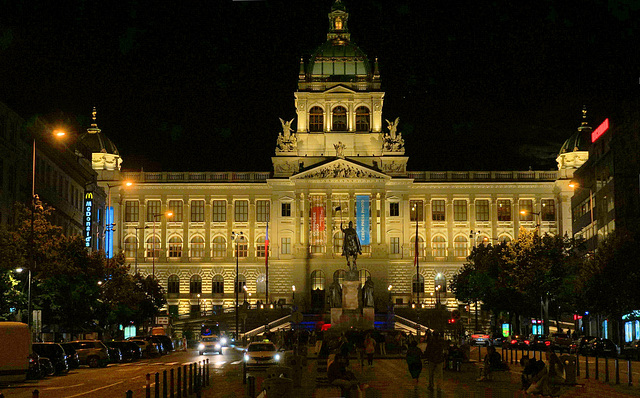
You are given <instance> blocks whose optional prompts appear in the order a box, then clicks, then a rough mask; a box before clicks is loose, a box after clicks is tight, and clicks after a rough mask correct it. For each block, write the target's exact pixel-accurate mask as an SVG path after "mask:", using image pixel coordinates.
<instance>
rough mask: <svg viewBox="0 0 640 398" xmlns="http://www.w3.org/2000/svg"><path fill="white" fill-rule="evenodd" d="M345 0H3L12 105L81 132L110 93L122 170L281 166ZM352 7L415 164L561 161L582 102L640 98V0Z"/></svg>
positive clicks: (2, 51)
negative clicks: (278, 157)
mask: <svg viewBox="0 0 640 398" xmlns="http://www.w3.org/2000/svg"><path fill="white" fill-rule="evenodd" d="M48 3H51V4H48ZM332 3H333V0H322V1H318V0H314V1H310V0H309V1H307V0H304V1H303V0H297V1H293V0H292V1H286V2H285V1H270V0H267V1H235V2H232V1H229V0H218V1H202V2H175V1H172V2H163V1H154V2H151V1H144V0H125V1H121V2H98V1H86V0H85V1H83V0H75V1H61V2H40V1H18V2H15V1H9V0H3V1H0V5H1V8H0V101H2V102H5V103H6V104H7V105H8V106H9V107H10V108H12V109H14V110H15V111H17V112H18V113H19V114H20V115H21V116H22V117H23V118H25V119H29V118H30V117H32V116H34V115H42V116H44V117H46V118H48V119H50V120H53V121H56V120H61V121H64V122H66V123H68V124H69V125H70V126H73V129H75V131H76V132H78V133H81V132H83V131H84V130H85V129H86V127H88V123H89V116H90V113H91V109H92V107H93V106H96V107H97V108H98V126H99V127H100V128H101V129H102V132H103V133H104V134H106V135H107V136H108V137H109V138H111V139H112V140H113V141H114V142H115V144H116V145H117V146H118V148H119V150H120V152H121V155H122V156H123V159H124V161H125V163H124V165H123V167H124V168H132V169H138V168H139V167H140V166H141V165H144V168H145V170H151V169H153V168H154V167H160V166H159V165H161V168H162V169H163V170H166V171H205V170H206V171H227V170H258V171H267V170H270V168H271V160H270V158H271V156H272V155H273V153H274V152H273V151H274V148H275V140H276V136H277V132H278V131H279V129H280V123H279V121H278V117H282V118H286V119H290V118H293V117H294V116H295V109H294V102H293V101H294V98H293V92H294V91H295V90H296V82H297V73H298V67H299V59H300V57H301V56H303V57H304V58H305V59H308V58H309V56H310V55H311V54H312V53H313V51H314V49H315V48H316V47H317V46H319V45H320V44H322V43H323V42H324V41H325V40H326V32H327V28H328V19H327V14H328V12H329V11H330V7H331V4H332ZM344 3H345V4H346V6H347V8H348V11H349V12H350V18H349V30H350V32H351V38H352V40H353V41H354V42H355V43H356V44H357V45H358V46H359V47H360V48H361V49H362V50H363V51H364V52H365V53H366V54H367V55H368V56H369V58H370V60H373V59H374V58H375V57H378V59H379V63H380V69H381V75H382V83H383V90H384V91H385V92H386V95H385V103H384V109H383V117H384V118H387V119H392V118H395V117H398V116H399V117H400V130H401V131H402V133H403V137H404V138H405V143H406V147H407V155H408V156H409V157H410V160H409V169H410V170H470V169H494V170H500V169H526V168H528V167H529V166H532V167H533V168H535V169H550V168H554V167H555V161H554V158H555V154H556V153H557V151H558V150H559V148H560V146H561V144H562V142H563V141H564V140H565V139H566V138H568V136H570V135H571V134H572V133H573V131H575V129H576V127H577V126H578V125H579V118H580V110H581V109H582V105H587V107H588V109H589V116H590V122H591V124H592V125H594V126H595V125H597V124H598V123H599V122H601V121H602V120H603V119H604V118H605V117H609V118H611V119H612V122H614V123H615V120H616V117H617V118H620V117H622V116H620V115H622V114H623V113H624V112H622V111H623V110H624V109H626V108H629V107H633V106H638V94H639V88H640V62H639V61H640V51H639V50H640V46H639V45H638V31H639V28H640V27H639V23H640V1H636V0H609V1H606V0H584V1H550V0H539V1H531V2H516V1H508V0H496V1H493V2H477V1H476V2H471V1H469V2H466V1H465V2H460V1H440V2H435V1H406V0H404V1H403V0H388V1H364V0H360V1H355V0H354V1H349V0H344ZM534 155H535V156H534ZM545 157H546V158H545Z"/></svg>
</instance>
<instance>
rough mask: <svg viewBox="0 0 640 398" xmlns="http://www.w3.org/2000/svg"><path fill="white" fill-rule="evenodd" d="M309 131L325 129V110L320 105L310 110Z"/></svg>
mask: <svg viewBox="0 0 640 398" xmlns="http://www.w3.org/2000/svg"><path fill="white" fill-rule="evenodd" d="M309 131H313V132H322V131H324V111H323V110H322V108H320V107H319V106H314V107H313V108H311V109H310V110H309Z"/></svg>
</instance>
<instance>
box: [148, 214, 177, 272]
mask: <svg viewBox="0 0 640 398" xmlns="http://www.w3.org/2000/svg"><path fill="white" fill-rule="evenodd" d="M164 215H166V216H167V217H171V216H173V213H172V212H170V211H168V212H166V213H165V214H164ZM162 216H163V214H162V213H159V214H154V215H153V243H152V244H153V253H152V254H153V257H151V264H152V273H151V274H152V275H153V278H154V279H155V277H156V254H157V250H158V249H157V246H156V220H157V219H158V218H160V217H162Z"/></svg>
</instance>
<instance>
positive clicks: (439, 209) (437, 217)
mask: <svg viewBox="0 0 640 398" xmlns="http://www.w3.org/2000/svg"><path fill="white" fill-rule="evenodd" d="M445 218H446V212H445V201H444V200H434V201H432V202H431V220H433V221H444V220H445Z"/></svg>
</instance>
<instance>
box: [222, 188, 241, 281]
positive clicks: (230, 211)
mask: <svg viewBox="0 0 640 398" xmlns="http://www.w3.org/2000/svg"><path fill="white" fill-rule="evenodd" d="M226 216H227V231H226V232H227V236H225V237H224V239H225V240H226V241H227V242H229V244H228V245H227V257H229V258H232V259H233V258H234V257H235V254H234V252H233V251H234V250H235V248H234V243H233V241H232V240H231V239H232V238H231V232H236V233H237V232H239V231H234V230H233V221H234V213H233V195H227V215H226ZM232 289H233V284H232Z"/></svg>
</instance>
